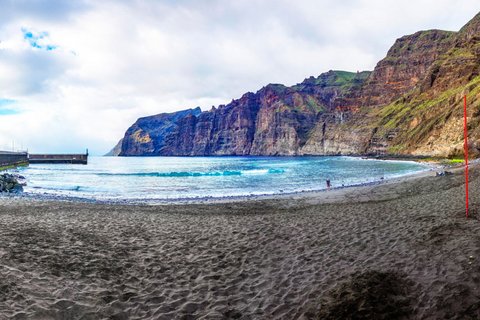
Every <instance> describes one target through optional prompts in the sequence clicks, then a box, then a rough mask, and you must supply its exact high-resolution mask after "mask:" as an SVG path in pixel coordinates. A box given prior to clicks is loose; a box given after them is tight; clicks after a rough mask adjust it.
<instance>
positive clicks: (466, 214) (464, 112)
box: [463, 96, 468, 218]
mask: <svg viewBox="0 0 480 320" xmlns="http://www.w3.org/2000/svg"><path fill="white" fill-rule="evenodd" d="M467 137H468V131H467V96H463V139H464V140H463V152H464V157H465V216H466V217H467V218H468V142H467Z"/></svg>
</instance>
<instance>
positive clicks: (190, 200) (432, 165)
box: [0, 156, 477, 206]
mask: <svg viewBox="0 0 480 320" xmlns="http://www.w3.org/2000/svg"><path fill="white" fill-rule="evenodd" d="M348 157H351V158H357V159H362V160H372V161H389V162H414V163H421V164H423V165H424V166H425V169H424V170H420V171H417V172H412V173H407V174H404V175H401V176H394V177H391V178H386V179H379V180H373V181H368V182H362V183H357V184H351V185H342V186H334V187H332V188H331V189H330V190H327V189H326V188H320V189H315V190H299V191H292V192H280V191H278V192H273V193H266V194H248V195H247V194H246V195H233V196H223V197H215V196H206V197H187V198H170V199H168V198H162V199H158V198H130V199H112V198H110V199H108V198H107V199H95V198H87V197H75V196H66V195H54V194H48V193H43V194H42V193H31V192H22V193H18V194H0V199H1V198H2V197H6V198H16V199H27V200H31V201H59V202H78V203H98V204H105V205H132V206H135V205H169V204H197V203H199V204H205V203H225V202H243V201H256V200H270V199H281V198H285V197H287V198H289V197H301V196H305V197H309V196H312V197H314V196H316V197H322V196H323V195H324V193H331V192H339V191H340V192H341V191H343V190H350V189H351V188H363V187H369V186H374V185H382V184H387V183H392V182H399V181H403V180H404V179H412V178H415V177H421V176H424V175H425V174H427V173H429V172H432V171H435V170H442V169H445V168H447V167H448V168H455V167H457V166H448V165H445V164H442V163H440V162H428V163H426V162H421V161H416V160H412V159H411V158H405V159H398V158H395V159H393V158H392V159H378V158H370V157H369V158H365V157H360V156H358V157H357V156H348ZM476 162H477V161H472V162H471V165H473V164H474V163H476Z"/></svg>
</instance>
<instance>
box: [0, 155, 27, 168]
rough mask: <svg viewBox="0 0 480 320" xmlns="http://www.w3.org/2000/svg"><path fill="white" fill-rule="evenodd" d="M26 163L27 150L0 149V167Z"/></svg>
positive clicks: (24, 164)
mask: <svg viewBox="0 0 480 320" xmlns="http://www.w3.org/2000/svg"><path fill="white" fill-rule="evenodd" d="M26 165H28V152H10V151H0V169H2V168H9V167H17V166H26Z"/></svg>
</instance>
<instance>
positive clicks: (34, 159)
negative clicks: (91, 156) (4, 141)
mask: <svg viewBox="0 0 480 320" xmlns="http://www.w3.org/2000/svg"><path fill="white" fill-rule="evenodd" d="M28 162H29V163H32V164H33V163H50V164H57V163H63V164H87V163H88V149H87V151H86V152H85V153H84V154H29V155H28Z"/></svg>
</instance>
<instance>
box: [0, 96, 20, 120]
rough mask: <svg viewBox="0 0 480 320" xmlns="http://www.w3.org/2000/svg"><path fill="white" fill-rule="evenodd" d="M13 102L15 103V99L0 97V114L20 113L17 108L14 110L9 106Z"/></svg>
mask: <svg viewBox="0 0 480 320" xmlns="http://www.w3.org/2000/svg"><path fill="white" fill-rule="evenodd" d="M14 103H15V100H12V99H4V98H0V116H6V115H12V114H17V113H20V112H18V111H17V110H14V109H12V108H11V107H9V106H11V105H12V104H14Z"/></svg>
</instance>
